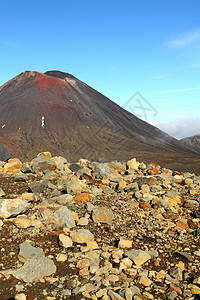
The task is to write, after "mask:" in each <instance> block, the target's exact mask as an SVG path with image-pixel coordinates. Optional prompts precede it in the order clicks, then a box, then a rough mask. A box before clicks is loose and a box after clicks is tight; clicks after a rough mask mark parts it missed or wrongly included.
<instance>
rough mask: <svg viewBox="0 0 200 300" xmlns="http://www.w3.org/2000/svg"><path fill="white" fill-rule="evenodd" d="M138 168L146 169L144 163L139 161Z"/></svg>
mask: <svg viewBox="0 0 200 300" xmlns="http://www.w3.org/2000/svg"><path fill="white" fill-rule="evenodd" d="M138 168H139V169H141V170H145V169H146V165H145V163H143V162H141V163H140V164H139V166H138Z"/></svg>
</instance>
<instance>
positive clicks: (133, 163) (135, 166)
mask: <svg viewBox="0 0 200 300" xmlns="http://www.w3.org/2000/svg"><path fill="white" fill-rule="evenodd" d="M139 165H140V163H139V162H137V161H136V158H132V159H131V160H129V161H127V166H128V168H129V169H133V170H135V171H138V167H139Z"/></svg>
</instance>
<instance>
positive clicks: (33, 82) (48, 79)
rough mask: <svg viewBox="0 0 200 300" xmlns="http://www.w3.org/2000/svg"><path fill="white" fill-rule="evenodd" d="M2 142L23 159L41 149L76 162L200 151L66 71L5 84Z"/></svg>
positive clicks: (0, 91) (1, 90)
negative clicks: (84, 159)
mask: <svg viewBox="0 0 200 300" xmlns="http://www.w3.org/2000/svg"><path fill="white" fill-rule="evenodd" d="M0 143H2V144H3V145H4V146H5V147H6V148H7V149H8V151H9V152H10V153H11V155H13V156H15V157H16V156H18V157H19V158H21V159H26V158H29V159H30V158H32V157H34V156H35V155H36V154H37V153H38V152H41V151H50V152H51V153H52V154H53V155H61V156H65V157H66V158H68V159H69V160H71V161H75V160H77V159H79V158H80V157H84V158H87V159H91V160H94V159H97V158H98V157H104V158H105V159H106V160H110V159H112V160H113V159H119V160H125V159H128V158H131V157H138V158H143V159H150V160H152V161H153V158H154V160H155V157H156V160H157V161H158V162H160V160H163V158H164V156H166V155H171V157H173V156H174V154H177V153H182V155H192V156H193V155H196V154H195V152H193V150H190V149H189V148H187V147H185V146H183V145H182V144H181V143H180V142H179V141H177V140H176V139H174V138H172V137H170V136H169V135H167V134H166V133H164V132H162V131H161V130H159V129H158V128H156V127H154V126H151V125H150V124H148V123H146V122H144V121H142V120H140V119H139V118H137V117H136V116H134V115H133V114H131V113H130V112H128V111H126V110H124V109H123V108H121V107H120V106H118V105H117V104H115V103H114V102H113V101H111V100H109V99H108V98H107V97H105V96H103V95H102V94H100V93H98V92H97V91H96V90H94V89H93V88H91V87H89V86H88V85H87V84H85V83H84V82H82V81H80V80H78V79H77V78H76V77H74V76H72V75H70V74H68V73H63V72H60V71H48V72H46V73H44V74H42V73H39V72H34V71H25V72H23V73H21V74H20V75H18V76H16V77H14V78H13V79H11V80H10V81H8V82H7V83H5V84H4V85H3V86H1V87H0Z"/></svg>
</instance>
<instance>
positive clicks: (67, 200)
mask: <svg viewBox="0 0 200 300" xmlns="http://www.w3.org/2000/svg"><path fill="white" fill-rule="evenodd" d="M73 199H74V197H73V196H72V195H70V194H63V195H60V196H59V197H58V198H57V199H56V202H58V203H59V204H61V205H65V204H66V203H71V202H73Z"/></svg>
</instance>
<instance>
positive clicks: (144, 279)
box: [138, 275, 152, 286]
mask: <svg viewBox="0 0 200 300" xmlns="http://www.w3.org/2000/svg"><path fill="white" fill-rule="evenodd" d="M138 283H139V284H142V285H144V286H150V285H151V284H152V281H151V280H150V279H149V278H148V277H147V276H146V275H141V276H140V277H139V278H138Z"/></svg>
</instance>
